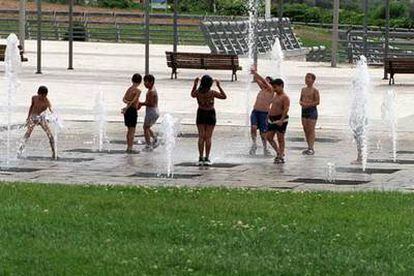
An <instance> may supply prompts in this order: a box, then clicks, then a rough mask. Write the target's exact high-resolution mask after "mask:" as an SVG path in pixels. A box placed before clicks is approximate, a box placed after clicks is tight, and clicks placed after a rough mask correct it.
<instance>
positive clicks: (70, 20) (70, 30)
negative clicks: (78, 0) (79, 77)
mask: <svg viewBox="0 0 414 276" xmlns="http://www.w3.org/2000/svg"><path fill="white" fill-rule="evenodd" d="M68 33H69V37H68V41H69V65H68V70H73V0H69V31H68Z"/></svg>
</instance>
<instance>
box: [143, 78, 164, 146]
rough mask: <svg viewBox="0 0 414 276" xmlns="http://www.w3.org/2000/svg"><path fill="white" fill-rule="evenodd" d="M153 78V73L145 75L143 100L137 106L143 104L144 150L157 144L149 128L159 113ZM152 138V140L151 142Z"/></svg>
mask: <svg viewBox="0 0 414 276" xmlns="http://www.w3.org/2000/svg"><path fill="white" fill-rule="evenodd" d="M154 83H155V78H154V76H153V75H145V77H144V85H145V87H146V88H147V89H148V91H147V95H146V98H145V102H140V103H139V108H141V106H145V107H146V108H145V119H144V136H145V143H146V146H145V149H144V150H145V151H152V150H153V148H154V147H156V146H157V145H158V141H157V137H156V136H155V135H154V132H153V131H152V130H151V127H152V126H153V125H154V124H155V123H156V122H157V120H158V117H159V116H160V115H159V111H158V94H157V90H156V89H155V86H154ZM151 138H152V142H151Z"/></svg>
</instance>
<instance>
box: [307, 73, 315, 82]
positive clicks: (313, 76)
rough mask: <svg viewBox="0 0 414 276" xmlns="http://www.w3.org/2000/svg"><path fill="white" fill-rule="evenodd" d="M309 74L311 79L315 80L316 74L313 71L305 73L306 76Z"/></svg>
mask: <svg viewBox="0 0 414 276" xmlns="http://www.w3.org/2000/svg"><path fill="white" fill-rule="evenodd" d="M308 75H309V76H311V78H312V80H316V76H315V74H314V73H307V74H306V76H308Z"/></svg>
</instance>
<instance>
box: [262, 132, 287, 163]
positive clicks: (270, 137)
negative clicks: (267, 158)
mask: <svg viewBox="0 0 414 276" xmlns="http://www.w3.org/2000/svg"><path fill="white" fill-rule="evenodd" d="M275 135H276V137H277V143H276V141H275V139H274V138H275ZM266 138H267V141H268V142H269V144H270V145H271V146H272V148H273V149H274V150H275V152H276V154H277V156H276V158H275V162H282V163H283V162H284V159H283V158H284V156H285V134H284V133H280V132H275V131H268V132H267V133H266Z"/></svg>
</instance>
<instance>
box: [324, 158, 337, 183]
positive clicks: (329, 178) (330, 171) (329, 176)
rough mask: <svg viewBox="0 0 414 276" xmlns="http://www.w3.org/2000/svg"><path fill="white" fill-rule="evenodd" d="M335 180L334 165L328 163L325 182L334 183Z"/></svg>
mask: <svg viewBox="0 0 414 276" xmlns="http://www.w3.org/2000/svg"><path fill="white" fill-rule="evenodd" d="M335 180H336V165H335V163H332V162H328V163H327V164H326V171H325V182H327V183H335Z"/></svg>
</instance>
